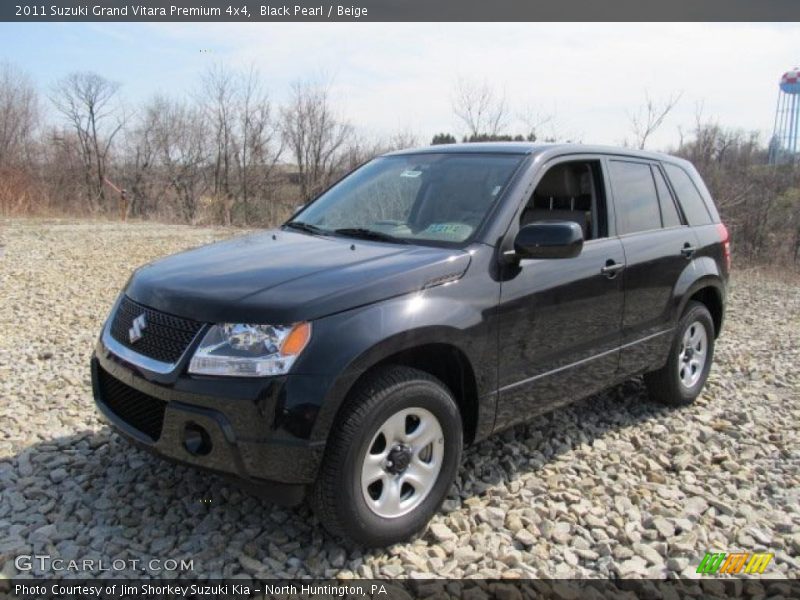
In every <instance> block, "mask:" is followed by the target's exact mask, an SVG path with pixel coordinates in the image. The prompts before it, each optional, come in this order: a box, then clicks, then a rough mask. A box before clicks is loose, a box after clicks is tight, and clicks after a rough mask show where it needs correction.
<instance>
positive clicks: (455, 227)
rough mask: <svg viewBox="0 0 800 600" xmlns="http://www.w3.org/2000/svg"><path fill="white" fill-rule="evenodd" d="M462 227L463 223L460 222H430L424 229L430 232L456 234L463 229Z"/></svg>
mask: <svg viewBox="0 0 800 600" xmlns="http://www.w3.org/2000/svg"><path fill="white" fill-rule="evenodd" d="M464 227H465V225H462V224H461V223H432V224H430V225H428V227H427V229H426V231H429V232H431V233H449V234H457V233H459V232H460V231H461V230H462V229H464Z"/></svg>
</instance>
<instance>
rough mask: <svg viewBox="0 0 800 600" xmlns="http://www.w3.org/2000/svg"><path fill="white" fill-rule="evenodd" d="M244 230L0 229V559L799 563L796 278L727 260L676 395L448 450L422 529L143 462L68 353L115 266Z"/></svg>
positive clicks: (257, 573) (111, 295)
mask: <svg viewBox="0 0 800 600" xmlns="http://www.w3.org/2000/svg"><path fill="white" fill-rule="evenodd" d="M244 233H245V232H243V231H239V230H232V229H223V228H200V227H196V228H193V227H186V226H173V225H161V224H156V223H137V222H129V223H126V224H118V223H112V222H107V221H94V222H90V221H75V220H56V219H49V220H36V219H23V220H9V219H6V220H3V221H0V245H2V246H3V247H4V249H5V253H4V256H3V257H2V258H1V259H0V290H2V301H0V322H2V323H14V324H15V327H7V328H5V329H4V330H3V333H2V334H1V335H0V399H2V401H0V423H3V439H2V440H0V489H2V493H0V573H2V574H3V575H6V576H12V575H15V574H16V571H15V569H14V565H13V560H14V557H15V556H17V555H19V554H23V553H31V552H33V551H37V552H38V551H42V552H51V553H52V554H53V555H56V554H57V555H59V556H60V557H62V558H64V559H67V560H71V559H74V560H81V559H90V558H95V559H99V558H102V559H104V560H105V561H109V560H111V559H113V558H115V557H125V558H134V559H138V560H140V561H142V562H143V563H146V562H147V561H148V560H149V559H151V558H153V557H157V558H193V559H194V561H195V570H194V571H192V572H188V573H185V574H182V575H185V576H187V577H190V578H193V577H200V576H205V575H210V576H216V577H222V576H234V575H235V576H241V577H265V578H266V577H281V576H283V575H284V574H285V575H286V576H288V577H331V578H334V577H336V576H339V577H364V578H372V577H415V578H424V577H426V576H443V577H451V578H454V579H461V578H464V577H468V576H469V577H472V576H481V575H483V576H489V577H498V578H500V577H506V576H507V577H543V576H548V577H558V576H560V577H566V578H573V577H599V578H607V577H616V576H621V577H648V576H651V577H664V576H685V577H696V576H697V574H696V573H695V570H696V568H697V564H698V561H699V560H700V558H701V557H702V556H703V554H704V553H705V552H706V551H707V550H708V549H709V548H720V549H728V550H734V549H739V548H741V547H744V546H742V545H741V544H740V542H741V543H745V542H746V543H747V544H752V547H753V548H757V547H763V548H766V549H768V550H769V551H771V552H774V553H775V559H774V561H773V562H772V563H771V564H770V566H769V567H768V571H767V573H765V575H766V576H772V577H775V576H777V577H797V576H799V575H800V564H798V560H797V557H798V556H800V450H798V449H800V435H799V433H798V432H799V431H800V394H798V393H797V390H798V389H800V372H799V371H798V369H797V368H796V365H797V364H800V336H798V335H797V331H798V323H800V321H798V315H800V281H798V279H797V278H796V277H794V278H792V277H782V278H775V277H771V276H767V275H763V274H760V273H758V272H755V271H747V272H736V271H735V272H734V275H733V279H732V283H731V286H730V290H729V291H730V294H729V307H728V310H727V313H726V317H725V324H724V330H723V335H722V336H721V337H720V338H719V340H718V343H717V347H716V360H715V363H714V368H713V369H712V371H711V374H710V377H709V381H708V385H707V387H706V389H705V390H704V392H703V394H702V395H701V396H700V398H699V399H698V400H697V402H696V403H695V404H693V405H692V406H689V407H684V408H681V409H677V410H671V409H667V408H664V407H661V406H658V405H656V404H654V403H652V402H650V401H649V400H648V398H647V395H646V391H645V388H644V386H643V385H642V382H641V380H633V381H629V382H626V383H625V384H623V385H620V386H617V387H616V388H614V389H613V390H610V391H607V392H603V393H601V394H598V395H596V396H593V397H592V398H589V399H586V400H581V401H578V402H577V403H575V404H573V405H571V406H569V407H564V408H562V409H559V410H558V411H557V412H554V413H551V414H545V415H542V416H540V417H537V419H536V421H535V422H534V423H532V424H530V425H526V426H520V427H517V428H515V429H513V430H511V431H508V432H505V433H504V434H502V435H499V436H495V437H492V438H490V439H489V440H486V441H484V442H482V443H480V444H478V445H477V446H475V447H473V448H468V449H466V450H465V452H464V466H463V467H462V468H461V469H460V470H459V473H458V476H457V481H456V485H454V486H453V488H452V489H451V491H450V495H449V496H448V498H447V500H446V501H445V504H444V506H443V510H442V511H441V512H440V513H438V514H436V515H435V516H434V518H433V520H432V523H431V526H430V529H429V531H428V533H427V534H426V535H425V536H423V537H421V538H419V539H417V540H416V541H413V542H411V543H408V544H398V545H396V546H393V547H391V548H386V549H371V550H369V551H368V550H367V549H355V550H353V551H352V552H348V550H347V549H346V548H345V547H343V546H342V545H341V544H340V542H339V540H335V539H332V538H330V537H329V536H328V535H327V534H326V533H325V532H324V531H323V530H322V529H321V528H320V527H319V525H318V524H317V523H316V520H315V519H314V517H313V516H312V515H311V513H310V511H309V509H308V508H307V507H306V506H300V507H297V508H293V509H282V508H277V507H275V506H272V505H270V504H269V503H267V502H265V501H262V500H260V499H258V498H256V497H254V496H251V495H249V494H248V493H246V492H243V491H241V490H239V489H238V488H236V486H234V485H232V484H230V483H228V482H227V481H224V480H222V479H220V478H217V477H215V476H213V475H209V474H207V473H203V472H200V471H196V470H194V469H192V468H189V467H182V466H177V465H174V464H171V463H168V462H166V461H163V460H160V459H158V458H156V457H152V456H150V455H148V454H145V453H143V452H141V451H139V450H137V449H136V448H134V447H132V446H131V445H130V444H128V443H127V442H126V441H124V440H123V439H122V438H121V437H120V436H118V435H116V434H115V433H113V432H112V431H111V430H110V429H109V428H108V427H107V426H106V425H105V424H104V423H103V422H102V421H101V419H100V418H99V416H98V414H97V412H96V410H95V409H94V406H93V401H92V395H91V385H90V381H89V373H88V361H89V358H90V356H91V352H92V348H93V346H94V343H95V341H96V338H97V334H98V332H99V330H100V327H101V325H102V323H103V321H104V319H105V317H106V315H107V311H108V310H109V308H110V307H111V304H112V303H113V301H114V299H115V297H116V295H117V293H118V290H119V289H120V287H121V286H122V285H123V284H124V283H125V281H126V280H127V278H128V277H129V275H130V273H131V271H132V270H133V269H134V268H136V267H138V266H140V265H142V264H145V263H147V262H149V261H150V260H153V259H155V258H157V257H159V256H162V255H165V254H168V253H172V252H176V251H179V250H182V249H185V248H188V247H192V246H196V245H199V244H203V243H207V242H211V241H215V240H220V239H225V238H229V237H231V236H233V235H242V234H244ZM43 318H46V319H47V326H46V327H42V319H43ZM201 499H203V500H210V503H203V502H201ZM748 547H751V546H748ZM43 575H48V574H47V573H43ZM51 575H52V574H51ZM94 575H100V573H94ZM158 575H159V574H158V573H155V572H153V573H148V572H146V571H144V570H143V569H138V570H137V571H130V572H126V573H125V576H129V577H150V576H158ZM731 581H734V580H731ZM731 585H733V584H731ZM570 590H572V591H574V588H564V590H563V593H564V594H569V593H570ZM724 591H730V590H728V588H727V587H725V588H724ZM492 593H493V594H494V595H495V596H496V597H501V594H500V593H498V592H497V591H494V592H492ZM492 593H489V594H488V596H489V597H492ZM506 596H507V597H506ZM556 597H558V596H557V595H556ZM502 598H503V600H518V598H517V597H516V596H514V595H513V594H512V595H508V594H506V595H503V596H502ZM476 600H478V599H477V598H476Z"/></svg>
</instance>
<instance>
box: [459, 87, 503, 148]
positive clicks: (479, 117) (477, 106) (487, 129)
mask: <svg viewBox="0 0 800 600" xmlns="http://www.w3.org/2000/svg"><path fill="white" fill-rule="evenodd" d="M452 105H453V112H454V113H455V115H456V116H457V117H458V118H459V119H460V120H461V121H462V122H463V123H464V125H465V126H466V128H467V134H468V136H469V137H471V138H479V137H482V136H489V137H495V136H497V135H498V134H499V133H500V132H501V130H502V129H503V128H504V127H505V126H506V125H507V121H508V103H507V101H506V97H505V94H502V95H498V94H497V93H495V91H494V90H493V89H492V87H491V86H490V85H489V84H488V83H487V82H485V81H484V82H481V83H478V82H475V81H469V80H466V79H463V78H461V79H459V80H458V81H457V83H456V89H455V93H454V95H453V99H452Z"/></svg>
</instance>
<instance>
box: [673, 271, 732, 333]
mask: <svg viewBox="0 0 800 600" xmlns="http://www.w3.org/2000/svg"><path fill="white" fill-rule="evenodd" d="M675 297H676V298H677V300H678V301H677V303H676V311H675V315H674V320H675V322H676V323H677V321H678V319H680V317H681V315H682V314H683V313H684V311H685V310H686V306H687V305H688V304H689V302H690V301H692V300H694V301H696V302H700V303H702V304H703V305H705V307H706V308H707V309H708V311H709V312H710V313H711V318H712V320H713V321H714V337H718V336H719V333H720V331H721V330H722V324H723V321H724V316H725V283H724V280H723V278H722V275H721V273H720V271H719V267H718V265H717V263H716V262H715V261H714V260H713V259H711V258H709V257H701V258H699V259H697V260H694V261H692V262H691V263H689V265H687V267H686V269H685V270H684V271H683V273H682V274H681V277H680V278H679V279H678V283H677V285H676V288H675Z"/></svg>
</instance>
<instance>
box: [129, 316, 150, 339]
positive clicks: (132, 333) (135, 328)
mask: <svg viewBox="0 0 800 600" xmlns="http://www.w3.org/2000/svg"><path fill="white" fill-rule="evenodd" d="M145 327H147V319H145V318H144V313H142V314H140V315H139V316H138V317H136V318H135V319H134V320H133V323H132V325H131V328H130V329H128V339H129V340H130V341H131V344H133V343H134V342H138V341H139V340H140V339H142V335H143V334H142V332H143V331H144V329H145Z"/></svg>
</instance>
